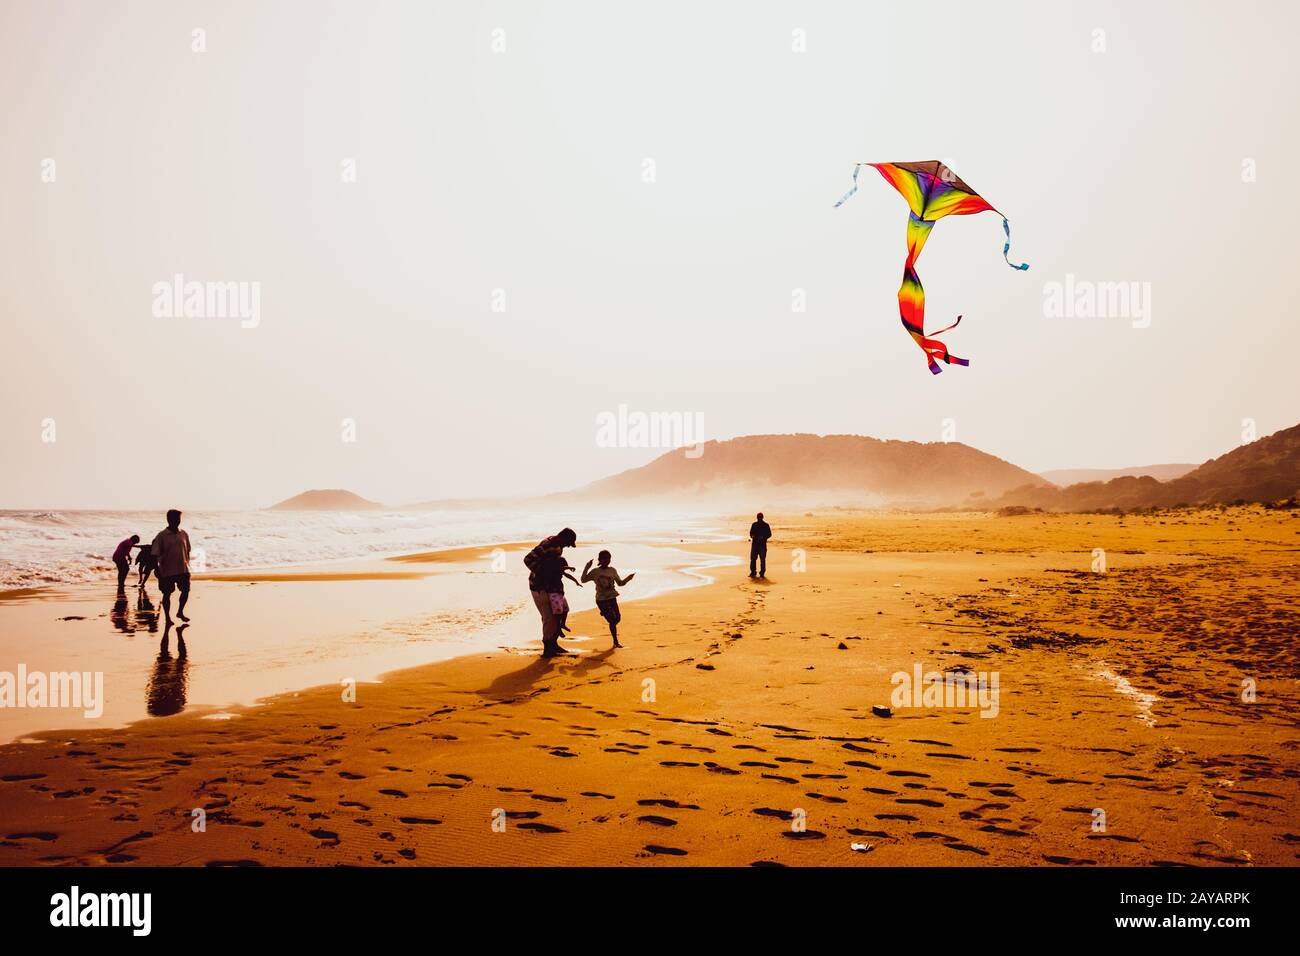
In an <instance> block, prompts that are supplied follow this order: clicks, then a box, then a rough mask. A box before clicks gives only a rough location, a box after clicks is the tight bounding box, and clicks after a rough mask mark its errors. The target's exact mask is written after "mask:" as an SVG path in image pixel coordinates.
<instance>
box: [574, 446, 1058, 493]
mask: <svg viewBox="0 0 1300 956" xmlns="http://www.w3.org/2000/svg"><path fill="white" fill-rule="evenodd" d="M696 451H697V452H699V454H698V456H697V457H689V456H688V454H687V450H686V449H676V450H674V451H670V452H668V453H667V454H664V455H661V456H659V457H658V458H656V459H655V460H654V461H652V462H650V463H649V464H648V465H645V466H643V467H641V468H633V469H631V470H630V471H625V472H622V473H621V474H617V475H614V476H613V477H611V478H605V479H603V480H601V481H597V482H594V483H592V484H590V485H588V486H587V487H585V488H583V489H580V490H579V491H577V492H570V493H567V494H564V495H557V496H552V497H554V498H560V499H563V498H566V497H569V496H580V497H581V498H582V499H584V500H592V499H646V498H671V499H673V500H676V501H681V500H684V499H692V500H694V499H710V498H712V499H718V500H724V499H725V500H735V499H737V498H739V497H742V496H743V497H744V498H745V499H746V501H747V503H748V502H751V501H752V499H755V498H758V499H761V500H759V505H763V506H766V507H771V506H772V502H774V501H781V502H782V503H791V502H803V503H807V504H817V503H822V504H838V505H845V506H849V505H868V506H873V505H875V506H878V505H883V504H922V505H940V504H952V503H956V502H960V501H963V500H965V499H967V498H969V497H970V496H972V495H974V496H981V495H987V496H989V497H993V496H997V495H1001V494H1002V493H1003V492H1006V491H1009V490H1010V489H1012V488H1016V487H1020V486H1023V485H1031V486H1037V485H1042V486H1044V487H1048V486H1047V485H1046V483H1045V482H1043V480H1042V479H1041V478H1039V477H1038V476H1037V475H1035V474H1033V473H1032V472H1028V471H1025V470H1024V469H1023V468H1017V467H1016V466H1015V465H1012V464H1009V463H1008V462H1005V461H1003V460H1002V459H1001V458H996V457H994V456H993V455H989V454H986V453H985V452H982V451H978V450H977V449H974V448H971V447H970V446H969V445H963V444H959V443H957V442H931V443H921V442H909V441H881V440H880V439H877V438H865V437H863V436H860V435H825V436H822V435H802V434H801V435H750V436H747V437H744V438H733V439H731V440H730V441H711V442H706V443H705V444H704V445H703V446H701V447H699V448H697V449H696Z"/></svg>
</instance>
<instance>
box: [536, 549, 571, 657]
mask: <svg viewBox="0 0 1300 956" xmlns="http://www.w3.org/2000/svg"><path fill="white" fill-rule="evenodd" d="M577 544H578V535H577V532H575V531H574V530H573V529H572V528H562V529H561V530H560V531H559V533H557V534H553V535H551V536H550V537H549V538H543V539H542V540H541V541H539V542H538V543H537V547H535V548H533V550H531V551H529V552H528V554H526V555H524V565H525V566H526V567H527V568H528V590H529V591H530V592H531V593H532V595H533V603H534V604H535V605H537V613H538V614H539V615H541V618H542V656H543V657H554V656H555V655H556V654H568V653H570V652H569V651H567V650H565V649H564V648H563V647H561V646H560V618H559V615H558V614H557V612H556V611H555V610H554V609H553V608H552V603H551V594H552V593H555V592H557V591H558V592H560V593H561V594H563V592H564V581H563V575H564V569H565V568H566V567H567V565H566V563H565V560H564V549H565V548H572V547H576V546H577Z"/></svg>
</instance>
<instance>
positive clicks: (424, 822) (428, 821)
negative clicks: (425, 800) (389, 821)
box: [397, 817, 442, 826]
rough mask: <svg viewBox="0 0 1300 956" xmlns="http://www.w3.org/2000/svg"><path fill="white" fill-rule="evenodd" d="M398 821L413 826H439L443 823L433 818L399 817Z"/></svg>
mask: <svg viewBox="0 0 1300 956" xmlns="http://www.w3.org/2000/svg"><path fill="white" fill-rule="evenodd" d="M397 819H398V820H400V821H401V822H402V823H406V824H409V825H411V826H437V825H439V824H440V823H442V821H441V820H435V819H434V818H433V817H398V818H397Z"/></svg>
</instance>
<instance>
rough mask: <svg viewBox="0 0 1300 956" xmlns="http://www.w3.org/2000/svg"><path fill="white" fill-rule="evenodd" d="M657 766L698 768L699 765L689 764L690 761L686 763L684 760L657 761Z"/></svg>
mask: <svg viewBox="0 0 1300 956" xmlns="http://www.w3.org/2000/svg"><path fill="white" fill-rule="evenodd" d="M659 766H661V767H698V766H699V764H697V763H691V762H690V761H686V760H661V761H659Z"/></svg>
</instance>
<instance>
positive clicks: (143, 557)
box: [135, 548, 158, 590]
mask: <svg viewBox="0 0 1300 956" xmlns="http://www.w3.org/2000/svg"><path fill="white" fill-rule="evenodd" d="M135 566H136V569H137V570H138V571H139V572H140V580H139V581H137V582H136V584H137V585H138V586H139V587H140V588H141V589H142V590H143V588H144V586H145V584H147V583H148V581H149V575H150V574H152V573H153V572H154V570H155V569H156V568H157V567H158V559H157V558H155V557H154V556H153V548H141V549H140V554H139V555H137V557H136V559H135Z"/></svg>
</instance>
